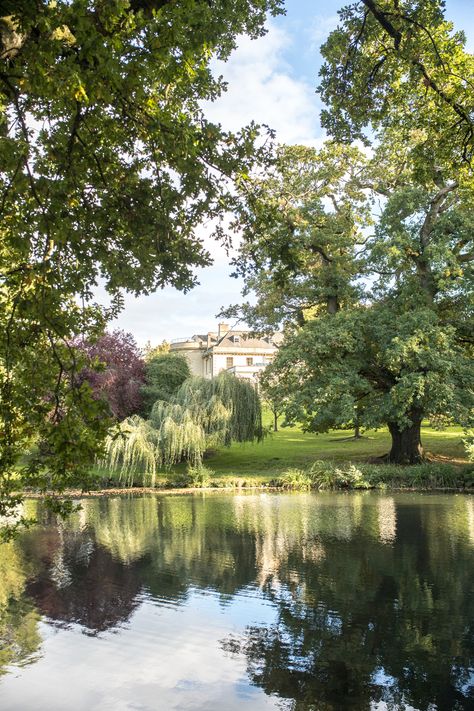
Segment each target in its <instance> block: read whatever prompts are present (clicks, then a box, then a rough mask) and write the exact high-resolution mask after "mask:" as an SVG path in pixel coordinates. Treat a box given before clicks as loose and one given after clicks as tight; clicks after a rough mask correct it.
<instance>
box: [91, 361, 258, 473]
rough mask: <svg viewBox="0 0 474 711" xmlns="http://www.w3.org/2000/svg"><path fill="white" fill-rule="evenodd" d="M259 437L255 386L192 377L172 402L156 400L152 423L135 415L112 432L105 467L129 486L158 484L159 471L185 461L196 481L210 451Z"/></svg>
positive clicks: (224, 378)
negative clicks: (138, 481) (139, 483)
mask: <svg viewBox="0 0 474 711" xmlns="http://www.w3.org/2000/svg"><path fill="white" fill-rule="evenodd" d="M261 436H262V423H261V410H260V401H259V398H258V395H257V393H256V391H255V390H254V388H252V386H251V385H249V384H248V383H246V382H244V381H242V380H239V379H238V378H235V377H234V376H232V375H228V374H225V373H222V374H221V375H219V376H218V377H217V378H215V379H214V380H206V379H205V378H197V377H196V378H189V379H188V380H186V381H185V382H184V383H183V385H182V386H181V387H180V388H179V390H178V391H177V393H176V394H175V395H174V396H173V397H172V398H171V399H170V401H169V402H166V401H164V400H158V401H157V402H155V404H154V406H153V409H152V411H151V415H150V419H149V420H143V419H142V418H140V417H138V416H136V417H132V418H129V419H128V420H125V421H124V422H123V423H121V424H120V427H119V432H118V433H117V432H114V431H111V433H110V434H109V436H108V438H107V441H106V449H107V458H106V459H105V460H104V461H103V462H102V466H106V467H108V468H110V469H112V470H115V471H116V472H118V476H119V481H120V483H122V484H125V485H126V486H132V485H133V483H134V481H135V479H137V478H140V481H141V482H142V483H145V484H147V485H149V486H154V485H155V481H156V473H157V471H158V470H159V469H160V468H170V467H172V466H173V465H175V464H177V463H179V462H181V461H183V460H184V461H186V462H188V463H189V465H190V467H191V472H194V473H195V474H196V477H197V480H198V479H199V476H198V474H197V473H196V472H199V471H201V470H202V459H203V456H204V453H205V452H206V450H208V449H210V448H215V447H219V446H229V445H230V444H231V442H232V441H237V442H244V441H249V440H250V441H252V440H254V439H256V438H257V439H259V438H260V437H261ZM204 474H205V472H204ZM190 476H191V475H190ZM204 478H205V477H204Z"/></svg>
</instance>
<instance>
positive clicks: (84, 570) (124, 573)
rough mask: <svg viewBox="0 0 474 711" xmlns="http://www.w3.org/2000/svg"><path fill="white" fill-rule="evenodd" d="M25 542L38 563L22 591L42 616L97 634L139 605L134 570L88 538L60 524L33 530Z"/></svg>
mask: <svg viewBox="0 0 474 711" xmlns="http://www.w3.org/2000/svg"><path fill="white" fill-rule="evenodd" d="M25 543H26V546H27V551H28V555H30V556H31V557H32V558H33V559H35V560H37V561H40V565H38V571H37V574H36V575H35V577H34V578H33V579H32V580H30V581H29V582H28V583H27V585H26V590H27V593H28V594H29V595H30V596H31V597H32V598H33V599H34V601H35V603H36V605H37V607H38V609H39V611H40V612H41V613H42V614H43V615H47V616H48V617H49V618H51V619H52V620H55V621H58V622H61V623H77V624H80V625H82V626H83V627H84V628H85V629H86V630H89V631H91V632H100V631H103V630H106V629H108V628H110V627H114V626H116V625H117V624H120V623H121V622H124V621H125V620H127V619H128V618H129V617H130V615H131V613H132V612H133V610H134V609H135V607H136V606H137V604H138V603H137V600H136V597H137V593H138V592H139V590H140V579H139V577H138V576H137V575H136V572H135V570H134V569H133V568H131V567H129V566H126V565H122V564H121V563H120V562H118V561H117V560H115V559H114V558H113V557H112V555H111V554H110V552H109V551H108V550H107V549H106V548H104V547H102V546H96V545H94V544H93V543H92V541H91V540H90V538H88V536H87V534H84V533H81V532H80V531H79V532H78V531H74V530H70V529H68V528H66V527H63V526H62V525H59V526H55V527H48V528H45V529H42V530H40V531H36V532H35V534H34V535H32V536H31V537H29V538H28V541H27V542H25Z"/></svg>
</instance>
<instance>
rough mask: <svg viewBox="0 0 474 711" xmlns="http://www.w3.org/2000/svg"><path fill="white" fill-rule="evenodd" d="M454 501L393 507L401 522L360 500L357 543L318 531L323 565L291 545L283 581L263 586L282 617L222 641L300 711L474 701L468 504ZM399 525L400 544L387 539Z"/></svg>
mask: <svg viewBox="0 0 474 711" xmlns="http://www.w3.org/2000/svg"><path fill="white" fill-rule="evenodd" d="M459 501H460V502H461V503H459V502H453V505H452V506H446V507H443V506H441V507H440V506H439V505H437V503H438V504H439V499H438V501H437V500H436V499H435V498H433V499H432V500H431V501H430V500H427V501H426V506H425V505H422V506H412V505H410V503H408V504H407V505H405V506H404V505H398V506H397V507H396V512H395V514H396V517H394V510H393V507H392V505H391V503H389V502H388V501H383V499H379V500H378V505H377V506H374V507H372V508H373V511H370V510H365V507H364V515H363V516H362V518H361V526H362V530H360V531H359V535H358V537H357V539H349V540H347V539H346V540H343V543H342V544H341V541H340V540H339V541H337V540H335V539H334V538H332V537H330V536H327V535H325V534H324V533H322V534H321V536H322V545H323V547H324V551H325V555H324V556H321V557H320V558H319V560H316V561H314V560H313V561H311V562H310V561H309V560H308V559H307V558H306V559H305V555H304V554H302V549H301V547H299V546H297V545H296V546H292V547H291V548H290V549H289V550H287V551H286V555H285V557H284V558H283V559H280V565H279V566H278V567H277V568H276V570H275V575H276V576H277V578H278V581H279V585H277V586H276V585H274V584H273V585H268V586H267V587H266V588H265V591H266V594H267V596H268V597H269V598H270V599H271V600H272V601H273V602H274V604H275V605H276V606H277V608H278V622H277V623H276V624H275V625H273V626H270V627H268V626H252V627H249V628H248V629H247V631H246V634H245V635H244V638H243V639H238V638H237V639H235V638H229V639H227V640H225V642H224V648H225V649H226V650H228V651H230V652H234V653H236V652H237V653H243V654H245V655H246V657H247V663H248V673H249V676H250V678H251V680H252V682H253V683H254V684H256V685H258V686H260V687H261V688H263V689H264V690H265V692H266V693H268V694H276V695H278V696H280V697H283V698H288V699H294V700H295V702H296V704H295V706H294V707H293V708H294V709H308V710H309V709H315V708H317V709H345V708H357V709H370V708H371V703H373V702H377V701H385V702H386V703H387V704H388V706H389V708H394V709H399V708H403V704H404V703H411V704H413V705H414V706H415V707H416V708H419V709H423V710H427V709H429V708H436V709H439V710H441V709H468V708H472V707H473V703H474V688H473V680H472V675H471V674H470V672H469V670H470V669H472V667H473V664H474V624H473V623H474V599H473V596H472V590H473V584H474V568H473V566H472V562H473V561H472V543H471V539H470V528H469V527H470V519H469V516H470V503H471V502H470V501H469V500H468V501H466V500H465V499H460V500H459ZM392 502H393V500H392ZM417 503H418V504H419V503H420V502H419V500H418V502H417ZM382 510H385V514H386V515H385V517H384V522H383V523H382V524H380V521H379V539H378V541H377V539H376V538H375V537H373V536H369V537H365V536H364V528H365V522H367V524H368V525H367V528H366V530H365V532H367V530H368V531H370V530H371V529H373V515H374V513H375V515H376V516H377V517H378V518H380V515H381V511H382ZM316 515H317V508H316ZM349 518H350V516H349ZM395 520H396V524H397V538H398V542H397V545H395V546H387V545H386V543H387V542H388V541H392V538H393V537H392V531H393V528H394V526H393V525H392V524H393V523H394V521H395ZM390 522H392V523H390ZM446 531H449V533H448V535H442V534H443V532H444V534H445V532H446ZM361 537H362V540H363V545H361ZM380 542H382V543H383V544H384V545H380ZM295 570H296V571H298V578H299V582H297V583H295V580H294V571H295Z"/></svg>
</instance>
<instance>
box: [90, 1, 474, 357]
mask: <svg viewBox="0 0 474 711" xmlns="http://www.w3.org/2000/svg"><path fill="white" fill-rule="evenodd" d="M344 4H345V3H344V0H287V2H286V15H284V16H282V17H278V18H271V19H270V20H269V21H268V22H267V29H268V32H267V34H266V35H265V36H264V37H261V38H259V39H257V40H249V39H248V38H247V37H242V38H240V39H239V42H238V47H237V49H236V50H235V52H234V53H233V54H232V56H231V57H230V59H229V60H228V62H226V63H225V64H223V63H220V64H217V63H216V65H215V66H214V70H215V72H216V73H217V74H222V75H223V76H224V79H225V80H226V81H227V82H228V91H227V92H226V93H225V94H224V95H223V96H222V97H220V98H219V99H218V100H217V101H216V102H214V103H213V104H210V105H207V106H206V107H205V112H206V115H207V116H208V118H209V119H210V120H212V121H214V122H219V123H221V124H222V126H223V128H224V129H227V130H237V129H239V128H241V127H242V126H244V125H246V124H248V123H250V121H252V120H254V121H256V122H257V123H263V124H267V125H269V126H270V127H272V128H273V129H275V131H276V137H277V140H278V141H279V142H282V143H304V144H307V145H315V146H318V145H320V144H321V143H322V141H323V140H324V137H325V136H324V132H323V130H322V129H321V126H320V122H319V113H320V110H321V102H320V100H319V97H318V96H317V95H316V86H317V81H318V71H319V68H320V66H321V63H322V59H321V55H320V53H319V47H320V45H321V44H322V43H323V42H324V40H325V39H326V37H327V36H328V34H329V32H331V30H332V29H334V28H335V27H336V25H337V22H338V15H337V12H338V10H339V9H340V8H341V7H342V6H343V5H344ZM473 7H474V6H473V4H472V0H446V16H447V17H448V19H450V20H452V21H453V22H454V26H455V27H456V29H462V30H464V31H465V33H466V36H467V48H468V49H469V50H470V51H471V52H474V13H473ZM199 236H200V237H201V238H202V239H203V240H204V242H205V243H206V246H207V247H208V249H209V251H210V252H211V254H212V257H213V260H214V263H213V265H212V266H211V267H207V268H205V269H199V270H196V274H197V278H198V281H199V285H198V286H196V287H195V288H194V289H192V290H191V291H189V292H188V293H187V294H183V293H181V292H179V291H177V290H176V289H174V288H171V287H169V288H165V289H163V290H160V291H157V292H155V293H154V294H151V295H148V296H140V297H133V296H131V295H128V294H125V308H124V310H123V312H122V313H121V315H120V316H119V318H118V319H117V320H115V321H113V322H112V323H111V324H110V328H111V329H114V328H120V329H123V330H125V331H127V332H130V333H132V334H133V335H134V337H135V339H136V341H137V342H138V344H139V345H140V346H143V345H145V343H147V342H148V341H150V342H151V344H152V345H157V344H158V343H161V342H162V341H163V340H167V341H170V340H172V339H174V338H184V337H186V336H191V335H193V334H195V333H206V332H207V331H211V330H215V326H216V323H217V321H218V320H219V319H218V318H217V314H218V313H219V311H220V310H221V309H222V308H223V307H226V306H229V305H230V304H234V303H238V302H239V301H240V300H241V296H240V291H241V289H242V282H241V281H240V280H238V279H234V278H231V277H230V274H231V272H232V267H231V266H230V265H229V257H228V255H227V254H226V253H225V251H224V249H223V248H222V247H221V246H220V245H218V244H216V243H215V242H214V241H211V240H210V239H209V237H208V234H207V231H206V228H204V227H203V228H202V230H201V232H200V235H199ZM98 298H99V300H100V301H103V302H104V303H106V295H105V292H102V291H100V292H99V294H98ZM241 327H245V324H241Z"/></svg>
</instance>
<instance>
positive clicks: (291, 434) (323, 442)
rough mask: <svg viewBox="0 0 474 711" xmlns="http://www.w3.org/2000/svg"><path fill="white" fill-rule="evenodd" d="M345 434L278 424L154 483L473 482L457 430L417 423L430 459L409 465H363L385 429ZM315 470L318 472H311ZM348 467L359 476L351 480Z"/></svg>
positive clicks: (105, 476) (383, 440)
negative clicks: (194, 467) (259, 437)
mask: <svg viewBox="0 0 474 711" xmlns="http://www.w3.org/2000/svg"><path fill="white" fill-rule="evenodd" d="M350 435H351V433H350V432H342V431H332V432H329V433H327V434H321V435H315V434H308V433H304V432H302V431H301V430H300V429H299V428H297V427H292V428H281V429H280V430H279V431H278V432H276V433H271V434H270V435H268V436H267V437H266V438H265V439H264V440H263V441H262V442H258V443H246V444H233V445H232V446H231V447H229V448H228V449H221V450H219V451H216V452H211V453H209V455H208V456H207V457H206V459H205V462H204V468H202V469H201V470H196V471H191V472H188V471H187V468H186V466H185V465H179V466H177V467H176V468H174V469H173V470H171V471H167V472H162V473H160V474H159V475H158V477H157V485H158V486H164V487H171V486H175V485H177V486H181V487H203V486H205V487H209V486H211V487H212V486H218V487H222V486H231V487H242V486H278V487H283V488H303V489H304V488H316V489H318V488H372V487H381V486H387V487H390V488H400V487H401V488H405V487H407V488H423V489H430V488H453V489H464V488H471V487H472V486H474V473H473V470H474V465H469V464H467V463H466V460H465V459H464V448H463V444H462V437H463V433H462V429H461V428H457V427H450V428H447V429H446V430H443V431H437V430H434V429H432V428H431V427H429V426H428V425H427V426H425V427H423V429H422V441H423V444H424V447H425V450H426V451H427V452H428V453H429V454H430V455H432V456H433V457H434V458H435V460H436V461H430V462H428V463H426V464H423V465H420V466H415V467H399V466H394V465H385V464H371V463H369V460H370V459H374V458H377V457H380V456H382V455H383V454H385V453H386V452H387V451H388V450H389V447H390V436H389V434H388V432H387V431H385V430H378V431H372V432H366V433H364V437H363V438H362V439H359V440H354V439H348V437H350ZM315 463H316V464H315ZM351 467H352V468H351ZM315 470H317V472H319V473H317V474H316V475H315ZM354 471H357V472H359V474H356V475H355V479H354V480H352V479H351V476H352V475H353V474H354ZM348 472H349V474H347V473H348ZM99 478H100V481H99V485H100V484H101V483H102V484H104V483H107V484H108V485H113V486H117V485H120V482H119V480H118V478H117V477H116V476H114V475H113V474H111V473H109V472H106V473H104V472H101V473H100V475H99ZM135 483H136V484H139V483H140V482H139V480H136V481H135Z"/></svg>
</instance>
